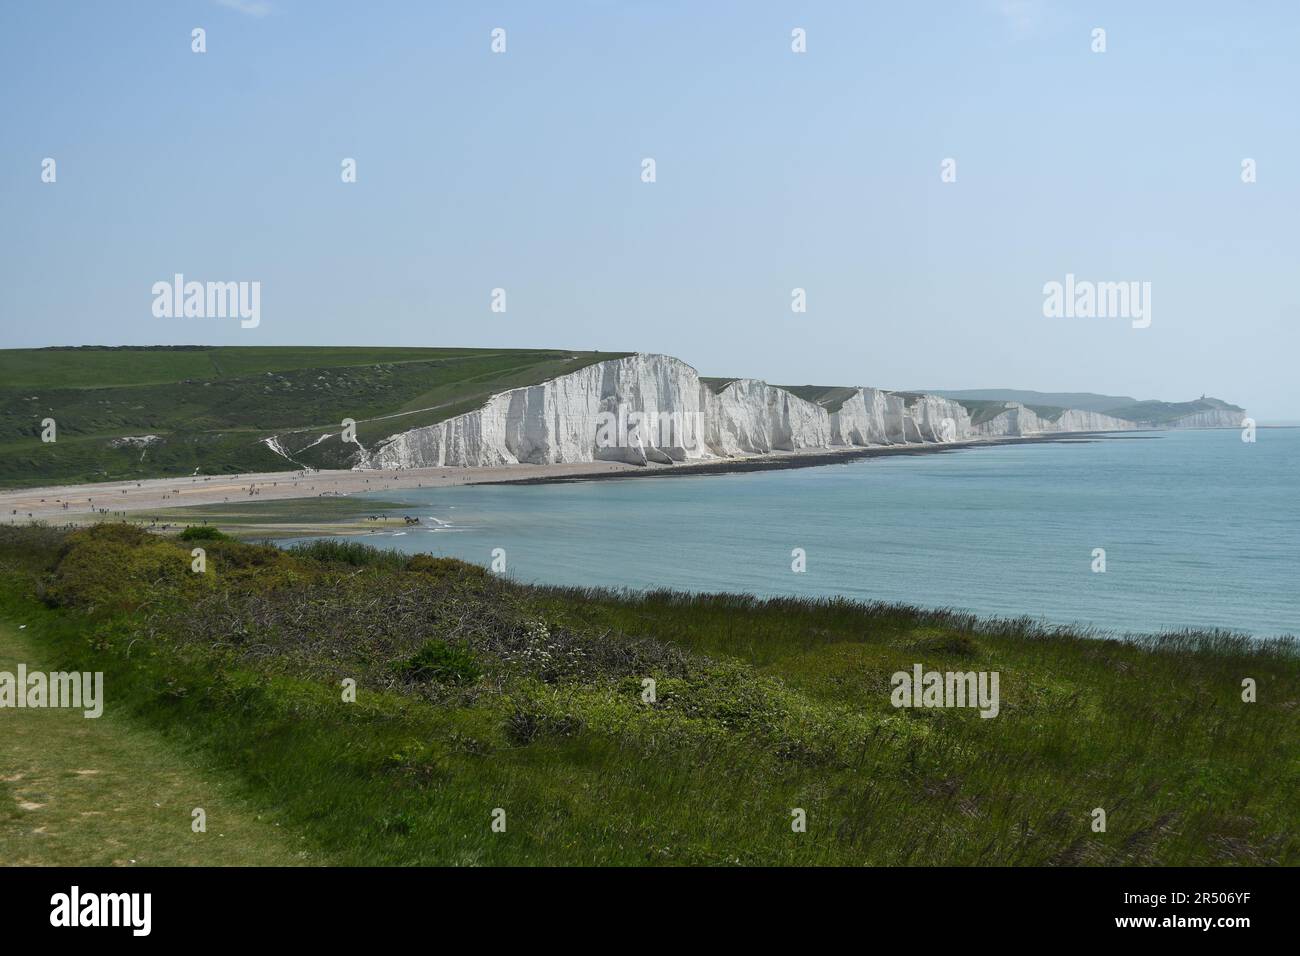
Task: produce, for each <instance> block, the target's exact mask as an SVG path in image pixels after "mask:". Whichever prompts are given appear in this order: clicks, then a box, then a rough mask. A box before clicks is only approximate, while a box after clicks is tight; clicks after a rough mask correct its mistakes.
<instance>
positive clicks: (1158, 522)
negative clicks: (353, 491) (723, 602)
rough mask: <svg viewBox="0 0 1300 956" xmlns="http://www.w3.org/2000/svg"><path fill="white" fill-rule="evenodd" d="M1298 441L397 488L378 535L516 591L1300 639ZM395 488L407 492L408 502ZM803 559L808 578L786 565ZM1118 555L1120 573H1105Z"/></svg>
mask: <svg viewBox="0 0 1300 956" xmlns="http://www.w3.org/2000/svg"><path fill="white" fill-rule="evenodd" d="M1298 489H1300V429H1294V428H1285V429H1260V430H1259V432H1258V436H1257V441H1256V442H1255V443H1253V444H1250V443H1245V442H1243V441H1242V440H1241V435H1240V433H1239V432H1238V431H1235V430H1222V431H1184V432H1152V433H1145V434H1144V435H1141V436H1123V437H1113V438H1102V439H1099V440H1072V441H1068V442H1059V443H1045V444H1028V445H1006V446H998V447H984V448H976V449H967V450H959V451H953V452H945V453H936V454H925V455H915V456H900V457H888V458H875V459H863V460H859V461H856V462H852V463H849V464H847V465H841V464H836V465H827V466H821V467H815V468H802V469H794V470H784V471H767V472H755V473H749V474H732V475H717V476H700V477H676V478H637V479H633V480H617V481H586V482H573V483H565V484H550V485H528V486H513V487H511V486H478V487H458V488H443V489H424V490H420V491H413V492H408V493H404V494H399V495H397V497H396V500H399V501H402V502H403V503H404V505H405V507H406V509H407V513H409V514H412V515H419V516H420V517H421V518H422V519H423V521H422V526H421V527H419V528H414V527H413V528H411V529H409V530H407V531H405V532H402V533H397V534H390V533H384V534H374V535H370V536H369V537H368V538H367V539H366V540H367V541H369V542H370V543H372V544H375V545H378V546H381V547H387V548H395V549H398V550H401V551H407V552H415V551H427V552H430V553H433V554H438V555H450V556H454V557H458V558H463V559H464V560H467V561H473V562H476V563H478V564H484V565H486V564H489V563H490V562H491V560H492V552H493V549H496V548H502V549H504V551H505V560H506V567H507V573H508V574H509V575H510V576H511V577H514V578H515V579H517V580H521V581H539V582H545V583H553V584H570V585H604V586H610V587H620V588H621V587H628V588H676V589H685V590H692V591H746V592H751V593H755V594H760V595H775V594H794V595H844V596H847V597H851V598H856V599H860V600H882V601H902V602H908V603H912V604H918V605H922V606H926V607H936V608H937V607H950V608H957V609H962V610H968V611H974V612H977V613H979V614H981V615H997V616H1021V615H1029V616H1032V617H1035V618H1040V619H1043V620H1045V621H1047V622H1050V623H1059V624H1082V625H1090V626H1096V627H1099V628H1104V629H1108V630H1117V631H1141V632H1148V631H1160V630H1171V629H1181V628H1185V627H1191V628H1228V629H1232V630H1237V631H1243V632H1247V633H1250V634H1253V635H1257V636H1274V635H1279V634H1287V633H1290V634H1298V633H1300V500H1298V498H1297V491H1298ZM384 497H385V498H386V499H388V500H394V494H393V493H392V492H387V493H385V495H384ZM795 548H802V549H803V550H804V552H805V553H806V555H807V559H806V560H807V570H806V571H805V572H803V573H796V572H794V571H792V570H791V564H792V561H793V560H794V559H793V558H792V554H791V552H792V550H793V549H795ZM1095 548H1104V549H1105V560H1106V570H1105V572H1104V573H1097V572H1094V571H1093V570H1092V567H1093V564H1094V556H1093V550H1094V549H1095Z"/></svg>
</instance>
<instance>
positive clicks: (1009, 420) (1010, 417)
mask: <svg viewBox="0 0 1300 956" xmlns="http://www.w3.org/2000/svg"><path fill="white" fill-rule="evenodd" d="M1005 404H1006V410H1005V411H1002V412H1000V413H998V414H996V415H994V416H993V417H992V418H989V419H987V420H985V421H981V422H980V423H979V424H978V425H976V426H975V428H974V430H975V434H976V435H980V436H981V437H984V438H1001V437H1006V436H1025V435H1047V434H1051V433H1054V432H1120V431H1131V430H1132V429H1135V428H1137V427H1138V426H1137V424H1136V423H1134V422H1130V421H1127V420H1125V419H1123V418H1112V417H1111V416H1110V415H1103V414H1101V413H1100V412H1085V411H1080V410H1079V409H1077V408H1067V409H1066V410H1065V411H1063V412H1062V413H1061V415H1060V417H1059V418H1056V419H1051V418H1045V417H1043V416H1040V415H1039V414H1038V413H1037V412H1035V411H1034V410H1033V409H1032V408H1030V407H1028V406H1027V405H1021V404H1020V403H1019V402H1006V403H1005Z"/></svg>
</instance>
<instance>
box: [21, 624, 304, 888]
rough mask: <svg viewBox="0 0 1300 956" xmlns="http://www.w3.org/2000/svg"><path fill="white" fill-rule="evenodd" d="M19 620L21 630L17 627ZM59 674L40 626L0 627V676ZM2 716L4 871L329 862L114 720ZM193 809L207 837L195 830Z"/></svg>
mask: <svg viewBox="0 0 1300 956" xmlns="http://www.w3.org/2000/svg"><path fill="white" fill-rule="evenodd" d="M19 623H21V622H19ZM20 662H21V663H24V664H26V665H27V669H28V672H29V673H30V672H32V671H37V670H39V671H45V672H48V671H49V670H50V669H51V667H50V664H49V662H48V661H45V660H43V655H42V653H41V648H40V638H39V637H38V636H37V635H36V634H35V633H34V632H33V630H31V629H19V626H18V624H11V623H8V622H0V671H6V672H8V673H10V674H16V672H17V666H18V664H19V663H20ZM104 699H105V701H106V703H105V706H104V713H103V716H101V717H99V718H97V719H87V718H86V717H84V716H83V715H82V711H80V710H69V709H15V708H8V707H6V708H0V864H3V865H7V866H39V865H62V866H132V865H135V866H192V865H206V866H230V865H236V864H248V865H266V866H291V865H303V864H311V863H313V862H323V861H319V860H314V859H312V857H311V856H310V855H308V854H306V853H305V852H304V851H302V850H301V849H299V848H297V847H296V846H295V843H296V838H295V837H293V836H292V835H291V834H290V833H288V832H286V831H284V830H281V829H280V828H279V827H278V826H277V825H276V824H275V823H274V822H273V821H272V820H271V819H270V818H269V817H264V816H259V815H258V814H257V813H256V811H254V810H253V809H251V808H250V807H249V806H248V805H247V804H246V803H245V802H244V801H242V800H241V799H240V798H238V797H237V796H236V795H235V794H234V792H233V788H232V787H231V786H230V785H229V784H226V783H223V781H222V780H221V777H220V775H219V774H218V773H216V772H214V771H212V770H210V769H209V768H206V767H203V766H202V765H201V763H200V762H199V761H197V760H196V759H195V758H193V757H191V756H189V755H185V754H181V753H178V752H177V751H176V750H175V749H174V748H173V747H172V746H171V745H170V744H169V743H168V742H167V741H166V740H164V739H163V738H162V737H160V736H159V735H158V734H157V733H155V732H154V731H152V730H150V729H148V728H144V727H140V726H137V725H136V724H135V723H133V722H132V721H131V720H130V718H128V717H127V716H125V715H123V714H121V713H120V712H118V713H115V712H114V708H113V690H112V686H111V685H106V686H105V688H104ZM196 807H201V808H203V809H204V810H205V811H206V813H207V832H206V833H195V832H193V830H192V829H191V820H192V817H191V814H192V812H193V810H194V809H195V808H196Z"/></svg>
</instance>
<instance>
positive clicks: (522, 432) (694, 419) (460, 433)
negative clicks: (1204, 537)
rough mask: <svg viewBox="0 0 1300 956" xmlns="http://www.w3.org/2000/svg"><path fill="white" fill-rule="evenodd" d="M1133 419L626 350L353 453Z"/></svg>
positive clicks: (824, 439) (705, 455) (804, 438)
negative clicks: (787, 377) (838, 382)
mask: <svg viewBox="0 0 1300 956" xmlns="http://www.w3.org/2000/svg"><path fill="white" fill-rule="evenodd" d="M1215 414H1216V415H1228V414H1229V413H1227V412H1223V413H1215ZM1193 417H1194V418H1195V417H1200V416H1193ZM1232 424H1233V425H1234V426H1235V425H1238V424H1239V422H1238V421H1235V420H1234V421H1233V422H1232ZM1137 427H1138V426H1137V425H1136V424H1134V423H1133V422H1130V421H1126V420H1123V419H1118V418H1112V417H1110V416H1108V415H1102V414H1099V413H1096V412H1086V411H1079V410H1077V409H1070V410H1067V411H1065V412H1063V413H1062V414H1061V416H1060V417H1059V418H1058V419H1056V420H1052V419H1048V418H1044V417H1042V416H1040V415H1038V414H1036V413H1035V412H1034V411H1033V409H1031V408H1028V407H1026V406H1024V405H1021V404H1019V403H1017V402H1007V403H1006V407H1005V409H1004V410H1002V411H1000V412H998V413H997V414H995V415H993V416H992V417H991V418H987V419H986V420H984V421H981V422H980V423H979V424H978V425H976V424H973V423H972V420H971V416H970V414H969V413H968V411H967V409H966V407H965V406H963V405H962V404H960V403H959V402H957V401H955V400H953V399H948V398H943V397H941V396H938V395H926V394H917V393H910V392H909V393H900V392H888V391H884V390H882V389H878V388H867V387H863V388H857V389H854V390H853V391H852V392H851V393H850V394H849V397H848V398H847V399H845V400H844V401H843V402H842V403H841V404H840V405H839V406H838V407H836V408H835V409H834V410H833V411H828V410H827V409H826V408H824V407H823V406H822V405H819V404H817V403H815V402H811V401H807V400H805V399H802V398H800V397H798V396H797V395H795V394H793V393H792V392H790V391H787V390H786V389H783V388H778V387H777V386H774V385H769V384H767V383H766V382H762V381H759V380H757V379H737V380H735V381H732V382H730V383H728V384H727V385H725V386H724V387H722V388H720V389H718V390H717V391H715V390H714V389H713V388H711V387H710V386H709V385H708V384H706V383H704V382H702V381H701V380H700V377H699V374H698V373H697V372H696V371H695V369H693V368H691V366H689V365H687V364H686V363H685V362H682V361H681V360H680V359H676V358H673V357H671V356H668V355H633V356H629V357H627V358H621V359H613V360H610V361H608V362H600V363H597V364H594V365H590V366H588V367H586V368H584V369H581V370H579V371H577V372H573V373H570V374H568V375H563V376H560V377H558V378H554V379H551V380H550V381H547V382H543V383H541V384H539V385H532V386H528V387H525V388H517V389H512V390H510V391H507V392H501V393H499V394H497V395H494V396H492V397H491V398H490V399H489V400H488V401H487V402H486V403H485V404H484V405H483V407H482V408H480V409H477V410H475V411H472V412H469V413H467V414H464V415H458V416H456V417H455V418H451V419H448V420H447V421H445V422H440V423H438V424H436V425H429V426H425V427H421V428H413V429H410V430H408V431H403V432H400V433H398V434H394V435H391V436H389V437H388V438H385V439H383V440H382V441H380V442H379V443H378V444H377V445H375V447H373V448H372V449H369V450H366V449H361V450H360V451H359V452H358V453H357V456H356V457H357V463H358V467H363V468H366V467H369V468H420V467H437V466H453V467H466V466H469V467H473V466H484V465H505V464H515V463H533V464H548V463H560V462H589V461H595V460H605V461H624V462H629V463H633V464H647V463H651V462H657V463H662V464H671V463H673V462H680V461H692V460H701V459H713V458H728V457H736V456H744V455H763V454H769V453H772V452H783V451H784V452H792V451H801V450H809V449H819V448H836V447H852V446H863V447H865V446H875V445H905V444H917V443H926V444H929V443H942V442H953V441H966V440H970V439H984V438H997V437H1004V436H1010V437H1014V436H1024V435H1040V434H1050V433H1054V432H1074V431H1097V432H1101V431H1126V430H1130V429H1133V428H1137ZM1184 427H1192V425H1191V423H1190V422H1189V423H1188V424H1187V425H1186V426H1184Z"/></svg>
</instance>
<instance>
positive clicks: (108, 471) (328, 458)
mask: <svg viewBox="0 0 1300 956" xmlns="http://www.w3.org/2000/svg"><path fill="white" fill-rule="evenodd" d="M621 354H623V353H618V354H615V353H599V352H568V351H558V350H527V349H416V348H412V349H401V348H290V347H285V348H279V347H244V348H231V347H226V348H216V347H208V346H179V347H166V346H162V347H148V348H135V347H120V348H106V347H97V346H87V347H83V348H51V349H4V350H0V487H33V486H40V485H51V484H57V483H63V482H80V481H115V480H120V479H139V478H154V477H169V476H177V475H191V474H194V473H195V470H196V469H200V470H201V473H202V474H205V475H216V474H234V473H240V472H256V471H287V470H292V469H293V468H294V467H295V466H294V464H292V463H291V462H289V461H286V459H285V458H284V457H282V456H281V455H278V454H276V453H275V452H274V451H272V450H271V449H270V448H269V447H267V445H266V444H264V443H263V441H262V440H263V439H264V438H266V437H268V436H271V435H285V434H289V433H295V432H297V433H299V435H300V437H301V441H295V442H293V443H292V444H293V446H294V447H295V448H296V447H301V446H303V445H307V444H309V443H311V442H314V441H315V440H316V439H317V438H319V437H320V436H321V435H322V434H324V433H325V432H327V431H329V430H331V429H332V430H333V431H334V432H335V433H337V432H338V431H339V427H340V422H341V421H342V420H343V419H344V418H351V419H354V420H355V421H356V422H357V437H358V438H359V439H360V440H361V441H362V443H364V444H369V443H371V442H373V441H376V440H378V439H380V438H383V437H385V436H387V435H390V434H393V433H394V432H397V431H401V430H403V429H406V428H415V427H418V426H421V425H430V424H433V423H435V422H439V421H443V420H444V419H447V418H450V417H452V416H454V415H459V414H462V413H464V412H467V411H472V410H473V409H475V408H477V407H479V406H480V405H482V404H483V403H484V402H485V401H486V400H487V399H488V397H489V396H491V395H493V394H495V393H497V392H500V391H505V390H507V389H511V388H518V387H520V386H524V385H534V384H536V383H538V382H543V381H545V380H547V379H549V378H554V377H555V376H557V375H564V374H566V373H568V372H573V371H577V370H578V369H580V368H583V367H585V366H587V365H590V364H592V363H593V362H599V361H603V360H605V359H610V358H619V357H620V356H621ZM46 418H52V419H54V421H55V423H56V427H57V432H56V437H57V440H56V441H55V442H48V443H47V442H43V441H42V440H41V434H42V430H43V426H42V422H43V421H44V420H45V419H46ZM351 447H354V446H350V447H345V446H344V444H343V443H342V442H341V441H340V440H339V438H338V435H337V434H335V435H334V436H333V437H332V438H330V439H328V440H326V441H323V442H321V443H319V444H317V445H314V446H313V447H312V449H311V450H310V452H309V453H307V454H306V455H304V456H303V457H302V459H301V461H302V463H303V464H308V465H311V466H312V467H316V468H331V467H347V465H348V460H347V455H348V453H349V451H350V450H351Z"/></svg>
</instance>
